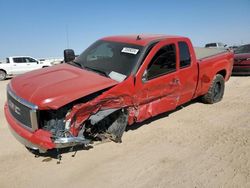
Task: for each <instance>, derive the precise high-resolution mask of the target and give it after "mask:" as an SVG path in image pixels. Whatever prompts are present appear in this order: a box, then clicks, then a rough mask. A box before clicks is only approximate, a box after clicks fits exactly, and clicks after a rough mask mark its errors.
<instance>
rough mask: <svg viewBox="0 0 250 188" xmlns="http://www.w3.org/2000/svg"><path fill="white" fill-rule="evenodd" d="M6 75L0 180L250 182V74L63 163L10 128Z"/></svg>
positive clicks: (48, 183)
mask: <svg viewBox="0 0 250 188" xmlns="http://www.w3.org/2000/svg"><path fill="white" fill-rule="evenodd" d="M8 82H9V80H7V81H2V82H0V106H1V111H0V187H1V188H5V187H18V188H21V187H24V188H29V187H60V188H61V187H86V188H89V187H91V188H95V187H98V188H99V187H108V188H112V187H114V188H117V187H119V188H125V187H129V188H131V187H139V188H140V187H141V188H144V187H146V188H147V187H148V188H153V187H163V188H165V187H175V188H176V187H197V188H198V187H213V188H214V187H250V115H249V113H250V77H232V78H231V80H230V81H229V82H228V83H227V85H226V91H225V96H224V99H223V100H222V101H221V102H220V103H217V104H214V105H205V104H202V103H198V102H194V103H192V104H189V105H187V106H186V107H184V108H182V109H180V110H177V111H175V112H173V113H170V114H165V115H163V116H160V117H158V118H156V119H154V120H153V121H152V122H150V123H145V124H144V125H143V126H140V127H138V128H137V127H135V129H134V130H129V131H127V132H126V133H125V134H124V136H123V143H122V144H115V143H113V142H109V143H105V144H100V145H97V146H95V147H94V148H93V149H90V150H87V151H86V150H82V151H79V152H78V153H77V154H76V156H75V157H74V158H72V157H71V155H72V153H66V154H64V155H63V158H62V163H61V164H59V165H57V164H56V160H55V159H53V160H49V158H45V157H39V158H35V157H34V155H32V154H31V153H29V152H28V151H27V150H26V149H25V148H24V147H23V146H22V145H21V144H19V143H18V142H17V141H16V140H15V139H14V137H13V136H12V135H11V133H10V131H9V130H8V126H7V123H6V120H5V119H4V113H3V104H4V101H5V87H6V85H7V83H8ZM45 161H47V162H45Z"/></svg>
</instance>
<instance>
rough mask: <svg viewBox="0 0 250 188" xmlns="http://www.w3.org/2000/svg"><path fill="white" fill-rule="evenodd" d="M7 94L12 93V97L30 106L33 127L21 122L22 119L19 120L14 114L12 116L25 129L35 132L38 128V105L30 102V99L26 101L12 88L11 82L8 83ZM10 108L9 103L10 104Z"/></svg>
mask: <svg viewBox="0 0 250 188" xmlns="http://www.w3.org/2000/svg"><path fill="white" fill-rule="evenodd" d="M7 94H10V95H11V97H13V98H14V99H15V100H16V101H18V102H19V103H21V104H22V105H24V106H26V107H28V108H30V123H31V128H30V127H28V126H26V125H24V124H23V123H21V122H20V121H18V120H17V119H16V118H15V117H14V116H13V115H12V114H11V116H12V117H13V118H14V119H15V120H16V121H17V122H18V123H19V124H20V125H21V126H22V127H23V128H25V129H27V130H29V131H31V132H34V131H35V130H37V129H38V119H37V109H38V106H36V105H34V104H32V103H30V102H29V101H26V100H25V99H23V98H21V97H19V96H17V95H16V94H15V93H14V92H13V91H12V90H11V88H10V84H8V85H7ZM8 108H9V105H8Z"/></svg>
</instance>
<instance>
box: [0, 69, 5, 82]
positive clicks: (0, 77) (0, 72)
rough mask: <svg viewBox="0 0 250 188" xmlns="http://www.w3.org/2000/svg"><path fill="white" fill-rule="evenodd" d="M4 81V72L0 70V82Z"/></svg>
mask: <svg viewBox="0 0 250 188" xmlns="http://www.w3.org/2000/svg"><path fill="white" fill-rule="evenodd" d="M5 79H6V72H4V71H3V70H0V81H1V80H5Z"/></svg>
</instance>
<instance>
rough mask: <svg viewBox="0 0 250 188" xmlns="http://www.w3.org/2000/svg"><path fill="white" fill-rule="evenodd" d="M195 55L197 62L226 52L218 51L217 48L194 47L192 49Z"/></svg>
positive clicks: (223, 50)
mask: <svg viewBox="0 0 250 188" xmlns="http://www.w3.org/2000/svg"><path fill="white" fill-rule="evenodd" d="M194 51H195V54H196V58H197V59H198V60H201V59H204V58H207V57H210V56H214V55H218V54H221V53H224V52H226V51H227V50H225V49H218V48H202V47H195V48H194Z"/></svg>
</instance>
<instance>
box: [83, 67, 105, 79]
mask: <svg viewBox="0 0 250 188" xmlns="http://www.w3.org/2000/svg"><path fill="white" fill-rule="evenodd" d="M84 68H86V69H89V70H91V71H94V72H97V73H100V74H102V75H104V76H106V77H109V75H108V74H107V72H105V71H103V70H99V69H96V68H93V67H87V66H84Z"/></svg>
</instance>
